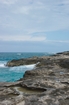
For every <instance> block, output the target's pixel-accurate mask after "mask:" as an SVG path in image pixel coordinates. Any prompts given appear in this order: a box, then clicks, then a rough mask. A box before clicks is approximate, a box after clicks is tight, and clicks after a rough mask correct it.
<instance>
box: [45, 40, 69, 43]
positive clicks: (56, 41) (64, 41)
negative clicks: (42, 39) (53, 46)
mask: <svg viewBox="0 0 69 105" xmlns="http://www.w3.org/2000/svg"><path fill="white" fill-rule="evenodd" d="M46 42H49V43H69V40H46Z"/></svg>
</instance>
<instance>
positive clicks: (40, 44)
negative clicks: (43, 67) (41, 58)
mask: <svg viewBox="0 0 69 105" xmlns="http://www.w3.org/2000/svg"><path fill="white" fill-rule="evenodd" d="M68 50H69V0H0V52H62V51H68Z"/></svg>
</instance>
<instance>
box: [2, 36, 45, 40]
mask: <svg viewBox="0 0 69 105" xmlns="http://www.w3.org/2000/svg"><path fill="white" fill-rule="evenodd" d="M0 40H1V41H45V40H46V37H45V36H40V37H38V36H36V37H35V36H32V35H15V36H13V35H12V36H11V35H5V36H3V35H2V36H0Z"/></svg>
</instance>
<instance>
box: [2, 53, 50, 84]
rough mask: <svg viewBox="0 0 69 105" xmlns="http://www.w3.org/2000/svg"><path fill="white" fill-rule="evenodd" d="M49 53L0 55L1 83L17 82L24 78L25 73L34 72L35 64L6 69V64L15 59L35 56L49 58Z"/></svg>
mask: <svg viewBox="0 0 69 105" xmlns="http://www.w3.org/2000/svg"><path fill="white" fill-rule="evenodd" d="M48 55H50V54H49V53H20V52H16V53H8V52H6V53H5V52H3V53H0V82H15V81H17V80H19V79H20V78H22V77H23V75H24V73H25V71H27V70H32V69H33V68H34V67H35V64H30V65H24V66H16V67H6V66H5V65H6V63H7V62H8V61H11V60H13V59H21V58H29V57H33V56H38V57H40V56H48Z"/></svg>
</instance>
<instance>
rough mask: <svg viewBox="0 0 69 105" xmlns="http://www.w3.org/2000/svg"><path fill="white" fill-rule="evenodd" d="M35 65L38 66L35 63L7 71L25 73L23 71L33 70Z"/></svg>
mask: <svg viewBox="0 0 69 105" xmlns="http://www.w3.org/2000/svg"><path fill="white" fill-rule="evenodd" d="M37 64H39V62H38V63H36V64H30V65H24V66H15V67H10V69H9V70H10V71H13V72H25V71H27V70H32V69H34V68H35V67H36V65H37Z"/></svg>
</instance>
